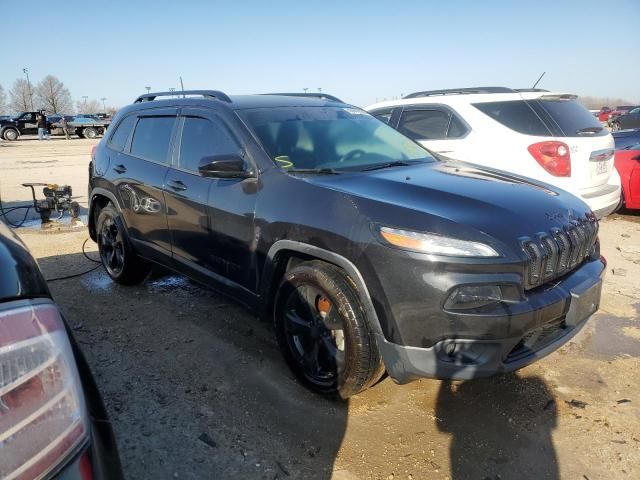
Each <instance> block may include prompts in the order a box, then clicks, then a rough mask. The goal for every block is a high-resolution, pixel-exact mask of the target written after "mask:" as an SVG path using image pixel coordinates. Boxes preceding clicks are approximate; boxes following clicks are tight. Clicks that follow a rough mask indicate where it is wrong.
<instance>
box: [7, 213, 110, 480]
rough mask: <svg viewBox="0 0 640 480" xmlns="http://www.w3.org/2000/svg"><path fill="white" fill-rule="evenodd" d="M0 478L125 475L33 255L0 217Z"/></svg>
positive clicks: (99, 402) (89, 380) (84, 366)
mask: <svg viewBox="0 0 640 480" xmlns="http://www.w3.org/2000/svg"><path fill="white" fill-rule="evenodd" d="M0 478H6V479H33V478H65V479H116V480H117V479H119V478H122V471H121V468H120V461H119V459H118V453H117V450H116V446H115V442H114V439H113V433H112V432H111V427H110V424H109V421H108V419H107V415H106V413H105V410H104V406H103V404H102V399H101V397H100V393H99V392H98V389H97V387H96V385H95V382H94V380H93V377H92V375H91V372H90V370H89V367H88V366H87V364H86V362H85V360H84V357H83V356H82V353H81V352H80V350H79V349H78V346H77V345H76V342H75V341H74V339H73V335H72V334H71V331H70V330H69V329H68V327H67V325H66V323H65V322H64V320H63V318H62V316H61V314H60V312H59V311H58V308H57V307H56V305H55V303H53V301H52V299H51V295H50V293H49V289H48V288H47V284H46V283H45V281H44V279H43V278H42V275H41V274H40V270H39V269H38V266H37V265H36V263H35V261H34V260H33V258H32V257H31V254H30V253H29V252H28V251H27V249H26V248H25V246H24V245H23V244H22V243H21V242H20V240H18V238H17V237H16V236H15V235H13V233H12V232H10V231H9V229H8V228H7V227H6V226H5V224H4V223H2V222H0Z"/></svg>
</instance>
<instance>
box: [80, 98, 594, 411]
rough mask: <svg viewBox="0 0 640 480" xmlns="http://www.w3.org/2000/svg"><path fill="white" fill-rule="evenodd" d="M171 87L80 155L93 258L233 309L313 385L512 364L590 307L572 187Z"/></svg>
mask: <svg viewBox="0 0 640 480" xmlns="http://www.w3.org/2000/svg"><path fill="white" fill-rule="evenodd" d="M175 95H176V94H175V92H164V93H150V94H147V95H142V96H141V97H139V98H138V99H137V100H136V102H135V103H134V104H132V105H130V106H128V107H126V108H123V109H122V110H121V111H120V112H119V113H118V115H117V116H116V117H115V118H114V120H113V126H112V128H110V129H109V132H108V135H107V136H106V137H105V138H104V139H103V140H102V141H101V142H100V144H99V145H98V146H97V148H96V149H95V150H94V152H93V158H92V161H91V166H90V186H89V188H90V197H89V198H90V222H89V230H90V233H91V237H92V238H93V239H94V240H95V241H96V242H97V243H98V247H99V250H100V255H101V258H102V261H103V263H104V266H105V268H106V270H107V272H108V273H109V275H110V276H111V278H113V280H114V281H117V282H120V283H123V284H132V283H136V282H139V281H142V280H143V279H144V278H145V276H146V275H147V273H148V272H149V266H150V263H151V262H156V263H159V264H162V265H164V266H165V267H168V268H170V269H173V270H175V271H177V272H180V273H183V274H185V275H187V276H189V277H191V278H193V279H195V280H197V281H199V282H202V283H204V284H206V285H209V286H211V287H213V288H215V289H217V290H219V291H220V292H223V293H225V294H227V295H230V296H232V297H234V298H236V299H237V300H238V301H240V302H242V303H244V304H246V305H247V306H249V307H250V308H252V309H254V310H255V311H257V312H259V313H260V314H261V316H262V317H263V318H264V319H266V320H268V321H270V322H273V324H274V326H275V331H276V335H277V338H278V341H279V344H280V347H281V349H282V352H283V354H284V357H285V359H286V360H287V362H288V364H289V365H290V367H291V368H292V370H293V372H294V373H295V374H296V375H297V376H298V378H299V379H300V380H301V381H302V382H303V383H304V384H305V385H307V386H309V387H310V388H312V389H313V390H315V391H318V392H321V393H338V394H339V395H340V396H342V397H345V398H346V397H349V396H351V395H354V394H356V393H358V392H360V391H362V390H364V389H366V388H368V387H370V386H371V385H373V384H374V383H376V382H377V381H378V380H379V379H380V378H381V376H382V375H383V374H384V372H385V370H386V371H387V372H388V374H389V375H390V376H391V377H392V378H393V379H394V380H395V381H397V382H400V383H402V382H407V381H410V380H413V379H416V378H419V377H435V378H461V379H467V378H473V377H479V376H486V375H492V374H496V373H500V372H507V371H513V370H516V369H518V368H521V367H523V366H525V365H527V364H529V363H531V362H532V361H534V360H536V359H539V358H541V357H542V356H544V355H546V354H548V353H550V352H552V351H553V350H555V349H557V348H558V347H559V346H560V345H562V344H563V343H565V342H566V341H567V340H568V339H569V338H570V337H571V336H572V335H574V334H575V333H576V332H577V331H578V330H579V329H580V328H581V327H582V326H583V325H584V324H585V321H586V319H587V318H588V317H589V316H590V315H592V314H593V313H594V312H595V310H596V309H597V308H598V304H599V301H600V289H601V283H602V282H601V277H602V275H603V272H604V269H605V263H604V259H602V258H601V256H600V254H599V245H598V240H597V230H598V224H597V221H596V219H595V217H594V216H593V214H592V213H591V212H590V211H589V209H588V207H587V206H586V205H585V204H584V203H583V202H582V201H580V200H579V199H577V198H575V197H574V196H572V195H570V194H568V193H566V192H564V191H562V190H559V189H557V188H555V187H552V186H549V185H546V184H542V183H538V182H534V181H531V180H528V179H525V178H521V177H517V176H514V175H509V174H506V173H504V172H500V171H495V170H490V169H487V168H480V167H477V166H472V165H469V164H464V163H460V162H453V161H449V160H446V159H443V158H440V157H438V156H435V155H434V154H432V153H430V152H428V151H427V150H425V149H424V148H423V147H421V146H420V145H418V144H417V143H415V142H413V141H412V140H410V139H408V138H407V137H405V136H403V135H402V134H400V133H399V132H397V131H395V130H394V129H392V128H391V127H389V126H388V125H386V124H384V123H383V122H380V121H378V120H376V119H375V118H373V117H372V116H370V115H369V114H368V113H366V112H365V111H363V110H361V109H359V108H356V107H353V106H350V105H347V104H344V103H342V102H340V101H338V100H337V99H335V98H334V97H331V98H314V97H313V96H311V95H307V96H304V95H302V96H301V95H299V94H297V95H296V96H291V95H287V94H279V95H251V96H232V97H229V96H227V95H226V94H224V93H222V92H218V91H192V92H185V95H184V97H183V96H182V95H181V96H180V98H177V97H176V96H175ZM161 98H164V99H161Z"/></svg>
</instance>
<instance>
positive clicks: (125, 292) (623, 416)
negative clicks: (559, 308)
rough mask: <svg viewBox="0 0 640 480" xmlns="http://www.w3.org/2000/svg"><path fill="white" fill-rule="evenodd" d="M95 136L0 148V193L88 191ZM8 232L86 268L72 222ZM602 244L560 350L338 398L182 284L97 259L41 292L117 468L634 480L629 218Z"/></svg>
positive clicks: (610, 224)
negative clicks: (465, 374)
mask: <svg viewBox="0 0 640 480" xmlns="http://www.w3.org/2000/svg"><path fill="white" fill-rule="evenodd" d="M93 143H94V142H92V141H88V140H70V141H66V140H53V141H51V142H50V143H44V142H43V143H42V144H41V143H39V142H37V141H36V142H33V141H24V142H23V141H19V142H15V143H13V144H11V145H10V146H0V188H1V189H2V190H1V193H2V198H3V201H5V202H9V203H13V204H15V203H16V202H18V201H22V200H25V199H26V198H28V196H25V192H24V191H23V190H24V189H23V188H22V187H17V186H16V185H18V184H19V183H22V182H24V181H42V180H43V179H42V176H46V175H51V179H54V178H55V181H57V182H60V183H69V182H71V183H72V185H73V186H74V191H75V189H76V188H78V190H77V192H78V193H80V195H81V196H82V195H86V192H85V190H86V171H87V162H88V160H89V158H88V154H89V151H90V146H91V145H92V144H93ZM25 162H29V163H25ZM54 162H55V163H54ZM44 180H45V181H52V180H48V179H44ZM80 200H83V199H80ZM12 218H13V217H12ZM18 233H19V235H20V237H21V238H22V239H23V240H24V241H25V242H26V244H27V245H28V246H29V248H30V249H31V251H32V252H33V254H34V256H36V257H37V258H38V261H39V264H40V266H41V268H42V271H43V272H44V275H45V277H47V278H48V279H52V278H55V277H58V276H65V275H69V274H72V273H76V272H77V273H80V272H84V271H86V270H88V269H90V268H92V267H93V264H91V263H90V262H89V261H88V260H87V259H86V258H84V256H83V255H82V253H81V247H82V243H83V241H84V240H85V238H87V232H86V229H85V228H82V227H81V228H73V227H71V226H68V225H61V226H59V227H58V228H52V229H47V230H42V229H41V228H40V227H39V224H38V222H37V221H36V222H32V223H31V224H29V226H28V227H26V228H21V229H19V230H18ZM600 238H601V242H602V250H603V254H604V255H605V256H606V258H607V259H608V261H609V265H608V268H607V270H608V272H607V277H606V282H605V287H604V295H603V301H602V305H601V308H600V310H599V312H598V313H597V314H596V315H595V316H594V317H593V318H592V319H591V320H590V321H589V323H588V325H587V327H585V329H584V330H583V331H582V332H581V333H580V334H579V335H578V336H577V337H575V339H574V340H573V341H571V342H570V343H569V344H567V345H566V346H565V347H563V348H562V349H561V350H559V351H558V352H556V353H554V354H552V355H550V356H549V357H547V358H545V359H544V360H542V361H540V362H538V363H536V364H534V365H532V366H529V367H527V368H525V369H523V370H521V371H519V372H517V373H516V374H512V375H506V376H500V377H495V378H491V379H486V380H475V381H467V382H441V381H434V380H421V381H418V382H415V383H411V384H408V385H403V386H398V385H395V384H394V383H393V382H392V381H391V380H390V379H386V380H384V381H382V382H381V383H379V384H378V385H376V386H375V387H374V388H372V389H370V390H369V391H367V392H365V393H363V394H361V395H359V396H357V397H355V398H353V399H351V400H350V401H349V402H338V401H330V400H326V399H323V398H320V397H318V396H315V395H313V394H311V393H309V392H308V391H306V390H305V389H304V388H303V387H302V386H300V385H299V384H298V383H297V382H296V381H295V380H294V378H293V377H292V375H291V373H290V372H289V370H288V369H287V367H286V365H285V364H284V362H283V360H282V359H281V356H280V353H279V351H278V349H277V345H276V342H275V340H274V337H273V334H272V331H271V328H270V327H269V325H265V324H263V323H260V322H258V320H257V319H256V318H254V317H253V316H251V315H249V314H248V313H247V312H246V311H245V310H244V309H243V308H242V307H240V306H239V305H237V304H235V303H234V302H232V301H230V300H228V299H226V298H224V297H222V296H219V295H218V294H216V293H214V292H212V291H210V290H208V289H206V288H203V287H201V286H199V285H196V284H194V283H191V282H190V281H188V280H185V279H183V278H181V277H176V276H171V275H167V274H162V273H156V274H155V275H153V276H152V277H151V278H150V279H149V280H147V281H146V282H145V283H144V284H143V285H140V286H136V287H122V286H118V285H115V284H113V283H112V282H111V281H110V280H109V278H108V277H107V275H106V273H105V272H104V271H103V270H102V268H98V269H97V270H94V271H92V272H90V273H87V274H85V275H82V276H80V277H77V278H73V279H69V280H60V281H52V282H50V286H51V290H52V292H53V295H54V297H55V299H56V300H57V302H58V303H59V304H60V306H61V308H62V311H63V313H64V315H65V317H66V319H67V320H68V322H69V324H70V325H71V326H72V328H73V330H74V332H75V335H76V337H77V339H78V340H79V342H80V344H81V346H82V348H83V350H84V352H85V354H86V356H87V359H88V361H89V363H90V365H91V367H92V369H93V372H94V374H95V376H96V379H97V381H98V384H99V387H100V389H101V391H102V395H103V397H104V399H105V402H106V405H107V409H108V412H109V415H110V417H111V420H112V423H113V428H114V431H115V433H116V437H117V441H118V446H119V450H120V455H121V458H122V461H123V465H124V469H125V473H126V476H127V478H130V479H138V478H187V479H195V478H243V479H245V478H246V479H254V478H255V479H275V478H279V479H284V478H292V479H298V478H305V479H306V478H314V479H315V478H317V479H329V478H333V479H355V478H365V479H367V478H373V479H411V478H413V479H426V478H429V479H455V480H462V479H465V480H466V479H478V480H484V479H491V480H497V479H503V480H505V479H512V478H518V479H520V478H535V479H558V478H563V479H582V480H585V479H586V480H595V479H636V478H640V358H639V357H640V216H634V215H630V214H627V215H614V216H612V217H610V218H608V219H606V220H605V221H603V222H602V223H601V233H600ZM95 250H96V248H95V245H94V244H93V243H92V242H91V241H89V242H88V243H87V251H88V252H89V254H90V255H94V256H95ZM91 252H93V253H91Z"/></svg>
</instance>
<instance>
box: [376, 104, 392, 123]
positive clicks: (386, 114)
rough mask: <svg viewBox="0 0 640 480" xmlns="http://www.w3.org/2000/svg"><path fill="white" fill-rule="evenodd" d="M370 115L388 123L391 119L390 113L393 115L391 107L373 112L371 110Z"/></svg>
mask: <svg viewBox="0 0 640 480" xmlns="http://www.w3.org/2000/svg"><path fill="white" fill-rule="evenodd" d="M371 115H373V116H374V117H376V118H377V119H378V120H380V121H382V122H384V123H387V124H388V123H389V122H390V121H391V115H393V109H392V108H390V109H388V110H376V111H374V112H371Z"/></svg>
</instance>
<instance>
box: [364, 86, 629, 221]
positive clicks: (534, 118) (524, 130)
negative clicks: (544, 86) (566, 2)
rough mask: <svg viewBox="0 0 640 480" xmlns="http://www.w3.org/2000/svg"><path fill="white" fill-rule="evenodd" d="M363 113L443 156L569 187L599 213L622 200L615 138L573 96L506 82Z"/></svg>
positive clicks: (421, 95) (420, 96) (420, 95)
mask: <svg viewBox="0 0 640 480" xmlns="http://www.w3.org/2000/svg"><path fill="white" fill-rule="evenodd" d="M365 110H367V111H369V112H370V113H371V114H372V115H374V116H375V117H377V118H378V119H380V120H382V121H384V122H386V123H388V124H389V125H391V126H392V127H394V128H396V129H398V130H399V131H400V132H402V133H404V134H405V135H407V136H408V137H410V138H413V139H414V140H416V141H417V142H420V143H421V144H422V145H424V146H425V147H427V148H428V149H429V150H431V151H433V152H436V153H440V154H442V155H443V156H445V157H449V158H454V159H458V160H463V161H468V162H474V163H479V164H482V165H486V166H489V167H493V168H497V169H500V170H506V171H509V172H513V173H517V174H519V175H522V176H525V177H530V178H534V179H537V180H541V181H544V182H547V183H550V184H552V185H556V186H558V187H560V188H562V189H564V190H567V191H569V192H571V193H573V194H574V195H576V196H578V197H580V198H582V200H584V201H585V202H586V203H587V204H588V205H589V207H590V208H591V210H593V212H594V213H595V214H596V215H597V216H598V217H599V218H601V217H604V216H606V215H609V214H610V213H612V212H614V211H615V210H616V209H617V207H618V205H619V203H620V191H621V189H620V177H619V176H618V172H617V171H616V169H615V168H614V167H613V153H614V143H613V137H612V136H611V134H610V133H609V132H608V131H607V130H606V129H604V128H603V127H602V125H600V123H599V122H598V120H597V119H596V118H594V116H593V115H592V114H591V113H589V111H588V110H587V109H586V108H585V107H583V106H582V105H580V104H579V103H578V102H577V101H576V96H575V95H570V94H565V93H553V92H548V91H546V90H533V89H531V90H512V89H510V88H504V87H482V88H463V89H456V90H433V91H427V92H417V93H412V94H411V95H407V96H406V97H404V98H403V99H401V100H394V101H389V102H382V103H376V104H374V105H370V106H368V107H366V108H365Z"/></svg>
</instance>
